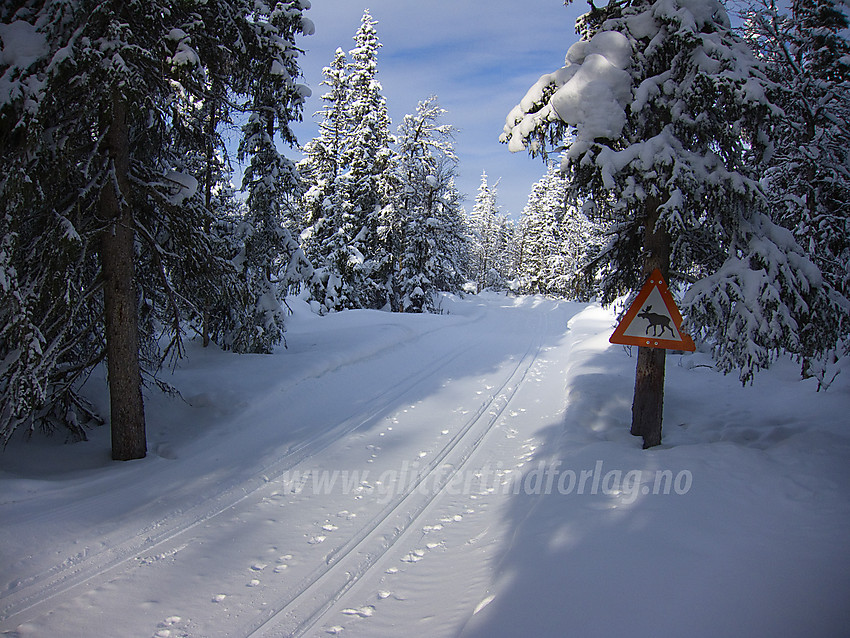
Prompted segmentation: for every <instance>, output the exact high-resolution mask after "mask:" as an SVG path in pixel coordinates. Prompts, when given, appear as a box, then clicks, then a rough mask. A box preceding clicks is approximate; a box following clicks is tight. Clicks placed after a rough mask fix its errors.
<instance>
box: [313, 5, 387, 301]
mask: <svg viewBox="0 0 850 638" xmlns="http://www.w3.org/2000/svg"><path fill="white" fill-rule="evenodd" d="M375 24H376V23H375V21H374V20H373V19H372V17H371V15H370V14H369V12H368V11H366V12H365V13H364V14H363V18H362V20H361V24H360V27H359V28H358V29H357V32H356V33H355V35H354V41H355V47H354V48H353V49H352V50H351V51H349V53H348V59H347V60H346V57H345V56H344V54H343V53H342V51H340V50H337V53H336V55H335V57H334V60H333V63H332V64H331V66H330V67H327V68H326V69H325V81H324V84H326V85H328V86H329V87H330V90H329V91H328V92H327V93H326V94H325V95H324V97H323V99H324V100H325V107H324V109H323V110H322V111H321V113H322V115H323V124H322V127H321V128H320V134H319V137H317V138H316V139H315V140H313V141H312V142H310V143H309V144H308V145H307V146H306V148H305V151H306V157H305V159H304V161H303V163H302V170H303V172H304V177H305V181H306V185H305V186H306V190H307V197H306V199H305V206H306V208H307V217H306V219H305V222H304V223H305V225H306V229H305V231H304V233H302V236H303V238H304V242H305V246H306V247H307V254H308V257H309V258H310V259H311V260H313V261H314V262H315V263H316V265H317V270H316V274H315V276H314V278H313V281H312V286H311V287H312V296H313V298H314V300H315V301H317V302H319V303H320V304H321V306H320V311H333V310H342V309H346V308H381V307H384V306H386V305H387V304H388V303H389V302H390V297H391V288H392V269H393V261H392V251H391V234H390V233H389V232H388V231H387V229H388V228H389V227H391V226H393V225H397V220H395V215H396V213H395V209H394V202H395V198H394V193H395V186H394V184H393V182H394V179H395V178H394V176H395V171H394V168H393V164H394V154H393V151H392V147H391V145H392V142H393V138H392V135H391V134H390V118H389V114H388V112H387V106H386V100H385V99H384V97H383V95H382V93H381V91H382V88H381V85H380V83H379V82H378V80H377V73H378V66H377V53H378V49H379V48H380V46H381V44H380V42H379V41H378V36H377V32H376V30H375Z"/></svg>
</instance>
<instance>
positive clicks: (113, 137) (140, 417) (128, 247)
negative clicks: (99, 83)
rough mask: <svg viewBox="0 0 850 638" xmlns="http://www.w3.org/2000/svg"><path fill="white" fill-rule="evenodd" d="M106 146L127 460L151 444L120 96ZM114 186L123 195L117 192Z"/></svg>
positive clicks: (106, 254)
mask: <svg viewBox="0 0 850 638" xmlns="http://www.w3.org/2000/svg"><path fill="white" fill-rule="evenodd" d="M106 145H107V149H108V152H109V156H110V159H111V163H112V168H113V171H114V176H115V179H114V181H112V180H110V182H109V183H107V184H105V185H104V188H103V190H102V191H101V194H100V200H99V205H98V208H99V211H98V212H99V215H100V217H101V219H103V220H104V221H105V222H107V226H106V228H105V229H104V231H103V233H102V234H101V237H100V263H101V269H102V272H103V278H104V289H103V297H104V315H105V316H104V322H105V328H106V360H107V371H108V379H109V403H110V416H111V430H112V458H113V459H114V460H116V461H129V460H131V459H140V458H144V457H145V455H146V454H147V442H146V439H145V412H144V403H143V400H142V379H141V368H140V365H139V327H138V323H139V317H138V310H137V300H136V289H135V285H134V273H133V261H134V256H135V255H134V253H135V250H134V241H135V231H134V229H133V215H132V212H131V211H130V209H129V207H128V206H126V205H122V201H121V200H122V199H123V196H124V195H125V194H126V193H127V192H129V180H128V175H129V169H130V142H129V131H128V127H127V105H126V104H125V103H124V101H123V99H121V98H120V97H116V98H115V99H114V100H113V104H112V120H111V122H110V125H109V132H108V133H107V135H106ZM116 185H117V187H118V189H119V190H120V192H116V188H115V187H116Z"/></svg>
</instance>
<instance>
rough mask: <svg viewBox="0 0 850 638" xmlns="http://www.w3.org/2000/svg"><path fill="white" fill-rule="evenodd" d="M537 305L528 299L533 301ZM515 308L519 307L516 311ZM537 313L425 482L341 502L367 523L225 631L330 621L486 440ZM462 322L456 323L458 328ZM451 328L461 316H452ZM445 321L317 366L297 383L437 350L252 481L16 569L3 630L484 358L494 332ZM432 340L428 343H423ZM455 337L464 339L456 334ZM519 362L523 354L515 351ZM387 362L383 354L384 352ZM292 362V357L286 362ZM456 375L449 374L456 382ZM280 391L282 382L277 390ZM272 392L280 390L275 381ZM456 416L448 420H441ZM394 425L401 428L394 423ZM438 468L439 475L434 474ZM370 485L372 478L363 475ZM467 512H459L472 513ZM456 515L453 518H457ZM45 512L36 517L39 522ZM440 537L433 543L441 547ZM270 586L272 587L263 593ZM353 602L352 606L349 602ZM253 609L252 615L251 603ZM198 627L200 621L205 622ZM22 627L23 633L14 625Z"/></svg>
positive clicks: (131, 567)
mask: <svg viewBox="0 0 850 638" xmlns="http://www.w3.org/2000/svg"><path fill="white" fill-rule="evenodd" d="M526 311H527V309H526ZM508 312H511V310H508ZM535 315H536V320H538V323H537V324H536V325H534V326H533V328H532V329H531V330H530V331H529V333H528V334H527V335H523V338H525V339H527V340H528V346H527V349H526V351H525V353H524V354H523V355H522V356H521V357H519V358H518V359H517V361H516V363H515V365H512V367H509V368H508V369H507V370H506V371H505V373H504V376H503V378H502V379H501V381H500V384H499V385H498V386H495V385H494V384H493V383H488V384H485V385H483V386H482V388H481V390H480V391H479V392H478V400H479V401H481V403H480V405H479V407H478V409H477V410H476V411H474V412H473V413H471V414H469V413H468V412H470V411H469V410H464V411H461V413H460V414H459V415H458V417H459V418H462V419H463V421H462V422H461V423H460V425H459V426H458V427H456V428H450V429H445V428H443V429H441V430H440V437H441V438H443V439H445V442H444V445H443V447H442V448H440V449H436V450H421V451H419V452H418V454H416V455H415V457H414V458H415V460H416V461H419V462H421V463H423V464H424V466H423V470H421V471H420V474H419V478H418V480H417V481H415V482H414V483H412V484H411V485H409V486H408V488H409V489H407V490H406V491H405V492H403V493H402V494H400V495H397V496H396V497H395V498H393V499H392V500H391V501H390V502H389V503H388V504H386V505H385V506H384V507H383V509H381V510H380V511H379V512H378V513H377V514H376V515H373V516H372V517H371V518H369V519H367V520H357V519H356V518H355V515H354V514H351V515H350V516H348V514H349V513H348V512H341V519H342V520H344V521H345V520H346V519H347V521H351V520H356V522H357V525H358V526H357V527H354V528H353V531H352V530H351V529H349V530H348V536H347V540H345V542H342V543H340V544H337V545H335V546H333V547H332V548H331V549H330V551H329V552H328V553H327V554H326V555H325V556H324V558H323V560H322V561H321V562H320V564H319V565H318V566H317V567H316V568H314V569H313V570H312V571H310V572H309V573H308V574H307V575H306V576H304V577H302V579H301V580H300V581H299V582H298V583H297V585H296V586H295V587H294V588H293V587H288V588H284V589H285V592H286V593H285V595H284V596H283V597H277V598H275V596H274V594H272V595H271V596H270V598H272V599H274V600H273V602H271V603H269V602H267V601H264V602H263V603H262V605H260V606H258V609H257V610H256V611H257V612H259V613H256V614H254V616H253V617H251V618H248V619H247V622H244V621H243V622H240V623H238V625H239V628H238V629H236V630H235V631H233V632H232V633H231V632H227V634H226V635H235V636H242V635H245V636H247V635H269V636H271V635H303V634H305V633H306V632H307V631H309V630H310V628H312V627H314V626H315V625H316V624H317V623H318V622H319V621H321V620H322V618H323V615H324V614H325V613H326V612H327V611H328V610H329V609H330V608H331V607H332V606H333V605H334V604H335V603H336V602H338V601H339V600H340V598H341V597H342V596H343V595H344V594H345V592H346V591H348V589H349V588H350V587H351V586H352V585H353V584H354V583H356V582H357V581H359V580H360V579H361V578H362V577H363V576H364V575H365V574H366V573H367V572H368V571H369V570H370V569H371V568H372V567H373V566H374V565H375V564H376V563H377V562H378V560H379V559H380V558H381V557H382V556H383V555H384V554H385V553H386V552H387V551H389V550H390V549H391V548H392V547H393V546H394V545H396V544H397V542H399V541H401V540H406V537H407V536H409V534H407V532H408V531H409V530H411V529H412V528H414V527H416V523H418V522H419V521H420V519H421V518H422V516H423V513H425V512H426V510H427V508H428V506H429V504H431V503H432V502H433V501H434V500H435V498H436V497H437V496H438V495H439V492H440V489H442V486H444V485H445V483H446V482H447V481H448V480H449V479H450V478H451V477H452V476H453V475H454V474H455V473H456V472H457V471H458V470H460V469H461V468H462V467H463V465H464V463H465V462H466V460H467V459H468V458H469V456H470V455H471V453H472V452H473V451H474V450H475V449H476V448H477V447H478V446H479V445H480V444H481V442H482V441H483V440H484V438H485V437H486V436H487V434H488V433H489V431H490V429H491V428H492V426H493V424H494V423H495V422H496V420H497V418H498V417H499V416H500V415H501V414H502V413H503V412H504V411H505V409H506V408H507V406H508V405H509V403H510V400H511V398H512V397H513V396H514V394H515V393H516V391H517V389H518V388H519V387H520V385H521V384H522V383H523V381H524V380H525V377H526V375H527V374H528V371H529V369H530V368H531V366H532V364H533V363H534V362H535V360H536V358H537V356H538V352H539V350H540V347H541V341H542V338H543V335H544V327H543V325H544V322H545V320H546V314H545V312H544V313H542V314H541V313H539V312H538V313H531V316H532V317H534V316H535ZM483 317H484V315H483V313H478V314H476V315H473V316H471V317H464V318H463V321H461V322H460V325H461V326H463V330H464V331H465V333H464V334H472V333H473V331H472V330H469V326H468V324H469V323H470V322H473V323H474V322H480V321H481V320H482V318H483ZM457 326H458V324H457V323H455V324H454V327H455V328H456V327H457ZM448 328H449V329H451V328H452V326H448ZM445 329H446V327H438V328H436V329H431V330H425V331H422V332H419V333H413V334H410V332H409V331H402V335H401V336H400V337H399V338H397V339H394V340H391V341H390V342H389V344H385V345H383V346H381V347H378V348H373V349H369V348H366V349H365V350H364V351H363V352H361V353H356V354H353V355H350V356H348V357H346V355H345V354H343V355H341V356H340V357H338V358H337V359H336V360H334V361H332V362H331V363H329V364H327V365H325V366H320V367H318V368H317V367H313V368H310V369H308V370H307V371H305V372H304V373H303V374H302V376H301V377H300V380H298V381H296V382H295V383H294V384H292V382H291V381H290V382H289V383H290V384H292V386H293V387H298V386H303V385H304V384H305V383H306V382H309V380H310V379H317V378H321V377H326V376H329V375H333V374H335V373H336V372H337V371H340V370H346V369H351V368H356V367H357V366H364V368H365V372H366V373H367V374H368V366H370V365H376V361H377V362H380V360H381V358H382V357H393V356H397V350H398V349H399V348H401V347H403V346H410V345H411V343H412V342H420V343H419V344H418V347H417V348H416V352H417V354H420V355H421V353H423V352H430V353H431V354H432V357H431V359H430V360H428V361H421V360H420V361H417V362H416V365H415V366H409V367H408V368H407V369H408V370H410V369H412V372H410V373H409V374H406V375H405V376H403V377H401V378H399V379H397V380H396V381H395V382H394V383H393V384H392V385H391V386H390V387H387V388H384V389H383V390H382V393H381V395H380V399H379V400H377V401H372V402H369V403H368V404H367V405H365V407H363V408H362V409H360V410H358V411H357V412H356V413H354V414H352V415H351V416H349V417H348V418H347V419H345V420H344V421H342V422H340V423H338V424H336V425H334V426H333V427H330V428H327V429H323V430H318V431H317V432H315V433H313V434H312V435H310V436H307V437H305V438H304V439H303V440H301V441H299V442H298V443H296V444H294V445H292V446H291V447H290V448H289V449H288V450H287V452H286V453H285V454H284V455H283V456H281V457H280V458H279V459H277V460H276V461H275V462H274V463H272V464H269V465H266V466H265V467H262V468H259V469H257V470H256V471H255V472H254V474H253V476H251V477H250V478H249V479H247V480H242V481H240V482H238V483H234V484H230V485H227V484H225V485H221V486H220V489H219V491H218V492H217V493H216V494H215V495H214V496H212V497H211V498H208V499H205V500H203V501H202V502H201V503H200V504H199V505H197V506H196V507H193V508H189V509H186V510H175V511H171V512H167V513H164V514H160V516H159V518H157V519H156V520H155V522H153V523H151V524H150V525H149V526H148V527H146V528H145V529H142V530H141V532H140V533H138V534H136V535H134V536H131V537H129V538H123V539H121V538H114V537H107V538H104V539H102V541H101V543H100V547H99V548H98V547H86V548H85V549H84V550H83V551H81V552H80V553H79V554H78V555H76V556H73V557H71V558H67V559H65V560H64V561H62V562H61V563H59V564H55V565H52V566H50V567H49V568H48V569H47V570H45V571H43V572H41V573H35V574H30V575H28V576H26V577H23V578H21V579H18V580H16V581H15V582H13V583H12V584H11V586H10V587H8V588H7V589H6V591H4V592H3V593H2V594H0V630H10V629H13V628H16V627H25V628H26V627H27V626H28V625H27V621H28V620H29V619H34V618H38V617H40V616H42V615H47V616H50V615H51V614H52V613H54V612H53V611H52V610H55V609H57V608H62V607H63V606H65V607H68V606H70V607H74V606H75V605H78V604H79V603H78V602H77V601H79V600H84V599H86V598H88V597H91V596H92V595H93V594H96V593H97V592H99V591H102V590H109V589H110V588H111V587H115V586H120V584H121V583H124V582H127V581H135V580H136V579H138V578H139V577H140V575H139V572H140V570H144V569H145V568H151V567H155V566H157V565H163V564H167V563H169V562H174V561H175V560H177V559H178V557H179V556H181V555H182V554H183V552H184V550H186V548H187V547H189V546H190V545H192V544H193V543H196V542H197V540H198V538H199V537H201V536H202V534H203V531H202V530H204V529H207V528H210V527H214V526H216V525H218V524H219V521H221V520H222V519H228V518H231V519H232V520H237V519H238V516H239V515H238V514H235V513H234V510H237V509H242V508H243V507H250V505H251V503H252V502H253V501H257V502H265V503H268V502H271V501H274V500H275V497H276V496H277V493H275V492H272V493H271V494H270V493H269V492H270V491H271V490H270V486H273V485H274V484H275V481H276V479H278V478H279V477H281V476H282V475H284V474H285V473H286V472H287V471H288V470H291V469H292V468H294V467H296V466H298V465H299V464H303V463H304V462H305V461H307V460H309V459H311V458H313V457H315V456H316V455H320V454H321V453H322V452H323V451H324V450H325V449H327V448H328V447H329V446H331V445H333V444H334V443H337V442H339V441H341V440H345V438H346V437H351V436H352V435H354V434H355V433H356V432H357V431H358V430H359V429H361V428H362V427H364V426H365V425H367V424H372V423H374V422H375V421H377V420H378V419H379V418H380V417H381V416H383V415H385V414H386V413H387V412H388V411H389V410H390V409H391V408H392V407H393V406H396V405H399V404H403V403H404V397H405V396H406V395H409V394H410V393H411V391H412V390H415V389H417V387H418V386H421V385H423V384H424V385H427V384H428V383H429V382H431V383H433V382H434V379H435V378H436V375H438V374H439V373H440V371H442V370H444V369H445V368H446V367H448V366H450V364H451V363H452V362H453V361H455V360H462V359H463V358H464V357H471V358H472V359H475V357H476V356H478V353H476V352H475V348H482V347H483V348H487V347H490V345H491V344H490V343H489V342H486V343H478V342H473V343H470V344H465V345H464V346H463V347H462V348H461V349H455V350H453V351H450V352H446V351H445V349H441V348H440V347H439V340H440V338H441V333H443V332H444V330H445ZM426 341H428V342H429V346H426V347H422V345H421V342H426ZM449 341H450V343H452V344H453V345H455V346H456V345H457V344H456V343H454V342H452V341H451V339H450V340H449ZM511 363H512V364H513V362H511ZM378 364H379V363H378ZM284 365H285V364H284ZM447 385H448V384H443V386H444V387H445V386H447ZM278 392H279V391H278ZM270 394H272V393H271V392H270ZM415 407H416V406H415V405H411V406H409V408H408V409H404V410H401V411H400V413H401V414H399V415H396V417H395V418H394V419H393V422H394V423H398V418H399V417H403V416H404V415H405V413H409V412H412V411H413V409H414V408H415ZM441 425H445V424H441ZM388 430H392V427H389V428H388ZM370 451H371V453H372V454H371V459H369V460H370V461H374V459H375V458H376V457H377V453H378V452H379V451H380V448H378V447H377V446H373V447H372V449H371V450H370ZM447 466H451V467H453V468H454V471H453V472H450V473H446V474H444V475H441V476H439V477H438V476H437V474H438V470H440V469H441V468H444V467H447ZM435 477H436V478H435ZM427 481H436V482H437V484H438V488H439V489H437V490H432V491H431V492H430V493H428V494H420V493H418V492H417V487H418V486H420V485H422V484H424V483H425V482H427ZM361 487H362V488H363V490H364V491H366V490H368V488H369V486H368V485H363V486H361ZM73 513H74V504H73V503H72V504H69V505H67V506H66V507H65V508H60V510H59V511H56V510H53V511H51V512H46V513H44V514H43V516H45V517H59V518H61V517H63V516H72V515H73ZM461 518H462V515H461V514H457V515H455V516H453V517H451V519H450V520H452V521H454V520H461ZM447 520H449V519H447ZM33 522H37V518H36V519H35V520H34V521H33ZM338 529H339V526H338V525H337V524H336V523H334V522H331V521H330V520H327V521H323V522H322V523H321V524H320V525H319V526H318V527H317V528H316V529H315V531H314V533H313V534H311V535H310V536H309V537H308V538H307V539H306V544H307V545H311V546H320V545H322V544H324V543H326V541H327V540H328V538H329V537H330V536H332V535H333V534H334V533H335V532H337V530H338ZM435 547H436V545H434V546H432V547H429V548H428V549H429V550H430V549H434V548H435ZM424 551H425V550H420V549H414V550H412V553H411V555H412V556H414V557H415V558H414V559H412V560H420V559H421V557H422V555H424ZM292 556H293V554H289V553H286V554H282V555H281V557H280V558H279V559H278V560H277V561H276V563H277V564H276V565H275V566H274V567H273V568H269V566H268V564H267V563H264V562H261V561H256V562H254V563H252V564H250V565H249V566H248V570H247V572H248V573H247V574H246V578H245V586H246V587H247V588H249V589H259V588H261V586H263V585H264V578H265V577H266V575H267V574H269V575H280V574H285V573H287V568H288V567H289V562H291V559H292ZM216 589H217V587H216V586H215V585H214V584H213V585H211V590H210V592H209V593H208V594H205V596H204V597H205V598H206V600H207V601H208V602H209V603H213V604H217V605H219V606H222V605H227V604H228V603H229V602H230V601H231V600H232V599H233V595H232V594H231V593H229V592H225V591H224V590H223V589H222V590H221V591H216ZM264 595H266V594H265V592H264ZM390 595H391V593H390V592H383V594H379V598H381V597H383V598H387V597H389V596H390ZM373 611H374V608H373V607H370V606H363V607H359V608H356V609H355V610H354V612H351V611H350V610H348V611H343V613H348V614H349V615H353V616H356V617H358V618H367V617H369V616H371V615H372V612H373ZM349 612H350V613H349ZM243 615H245V614H244V613H243ZM191 627H192V624H191V623H190V622H188V621H185V620H183V619H182V618H181V616H179V615H171V616H168V617H166V618H164V619H162V620H161V621H160V622H159V623H158V624H157V625H156V628H155V631H154V632H153V633H152V635H153V636H155V637H158V638H165V637H170V636H188V635H202V634H203V631H202V633H201V634H193V633H192V629H191ZM195 631H197V626H195ZM13 635H14V634H13Z"/></svg>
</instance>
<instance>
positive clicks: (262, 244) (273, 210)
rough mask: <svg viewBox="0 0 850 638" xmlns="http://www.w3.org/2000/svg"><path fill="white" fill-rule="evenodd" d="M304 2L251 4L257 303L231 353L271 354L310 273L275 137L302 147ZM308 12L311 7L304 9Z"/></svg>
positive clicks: (250, 210) (290, 174) (249, 262)
mask: <svg viewBox="0 0 850 638" xmlns="http://www.w3.org/2000/svg"><path fill="white" fill-rule="evenodd" d="M303 6H305V5H302V0H294V1H290V2H281V3H278V4H276V5H275V6H273V7H269V6H268V5H266V4H264V3H254V4H253V7H254V9H253V14H252V15H251V19H252V21H253V22H254V23H256V24H259V25H262V29H258V30H257V31H256V32H255V33H256V39H255V40H254V41H252V42H249V43H246V44H247V46H248V54H249V56H250V57H253V59H255V60H262V61H266V64H263V65H259V66H255V67H254V69H253V70H252V72H251V79H250V84H249V87H248V91H249V95H250V102H249V103H248V104H247V105H246V108H247V110H248V111H249V113H250V115H249V117H248V122H247V123H246V124H245V125H244V127H243V137H242V141H241V143H240V146H239V158H240V159H241V160H245V159H246V158H250V161H249V163H248V166H247V167H246V169H245V175H244V178H243V182H242V188H243V189H244V190H245V191H246V192H247V193H248V198H247V201H246V207H247V212H246V215H245V226H244V229H243V230H244V233H245V235H244V241H243V252H242V254H241V255H240V259H239V261H240V269H241V273H242V276H243V277H244V278H245V280H246V282H247V284H248V289H249V290H251V291H252V292H253V294H254V297H255V298H254V299H252V300H250V302H251V303H249V304H248V306H247V308H245V313H246V314H245V317H244V322H245V325H246V326H248V327H249V328H250V329H249V330H242V331H240V333H239V338H237V339H236V340H235V341H234V343H233V344H232V347H233V349H234V350H235V351H237V352H271V351H272V349H273V348H274V346H275V345H277V344H278V343H280V341H281V340H282V339H283V330H284V318H285V310H284V308H283V306H282V304H283V303H284V302H283V299H284V297H285V296H286V294H287V293H288V292H289V290H290V287H293V286H294V287H296V288H297V286H298V285H299V284H300V283H302V282H306V281H307V280H308V279H309V278H310V276H311V275H312V266H311V265H310V263H309V261H308V260H307V258H306V257H305V255H304V253H303V251H302V250H301V246H300V244H299V243H298V240H297V237H296V236H294V235H293V233H292V232H291V230H290V228H289V227H288V226H289V225H292V226H294V222H295V216H296V215H295V210H297V202H298V198H299V197H300V195H301V192H300V186H301V182H300V180H299V178H298V174H297V171H296V167H295V163H294V162H293V161H292V160H289V159H287V158H286V157H284V156H283V155H282V154H281V153H280V152H279V151H278V149H277V144H276V136H277V137H279V138H280V139H281V141H282V142H283V143H285V144H287V145H289V146H290V147H292V146H295V145H296V144H297V142H296V139H295V135H294V134H293V132H292V130H291V129H290V127H289V123H290V122H292V121H294V120H297V119H300V118H301V110H302V107H303V104H304V98H305V97H308V96H309V95H310V90H309V89H308V88H307V87H305V86H304V85H301V84H298V83H297V82H296V80H297V78H298V75H299V70H298V55H299V50H298V49H297V48H296V46H295V36H296V35H297V34H300V33H307V34H309V33H312V31H313V26H312V23H311V22H310V21H309V20H307V19H306V18H304V16H303V15H302V10H303ZM306 6H309V5H308V4H306Z"/></svg>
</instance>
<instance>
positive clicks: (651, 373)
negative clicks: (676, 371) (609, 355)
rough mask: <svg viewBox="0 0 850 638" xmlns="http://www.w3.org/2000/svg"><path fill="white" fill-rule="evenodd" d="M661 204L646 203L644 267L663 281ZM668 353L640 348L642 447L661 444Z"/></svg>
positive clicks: (635, 427) (665, 248) (637, 427)
mask: <svg viewBox="0 0 850 638" xmlns="http://www.w3.org/2000/svg"><path fill="white" fill-rule="evenodd" d="M660 203H661V202H660V201H659V200H658V199H656V198H654V197H648V198H647V200H646V205H645V206H646V229H645V234H644V249H645V251H646V259H645V260H644V265H643V270H644V272H643V275H644V278H647V277H649V275H650V274H651V273H652V271H653V270H655V269H656V268H658V269H659V270H660V271H661V275H662V276H663V277H664V281H665V282H668V281H669V275H670V235H669V234H668V233H667V230H666V229H664V228H656V223H657V222H658V217H659V212H658V207H659V205H660ZM666 360H667V351H666V350H663V349H661V348H645V347H639V348H638V358H637V367H636V369H635V395H634V399H633V401H632V428H631V433H632V434H633V435H634V436H641V437H643V448H644V449H646V448H650V447H654V446H656V445H660V444H661V422H662V417H663V414H664V367H665V363H666Z"/></svg>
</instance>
